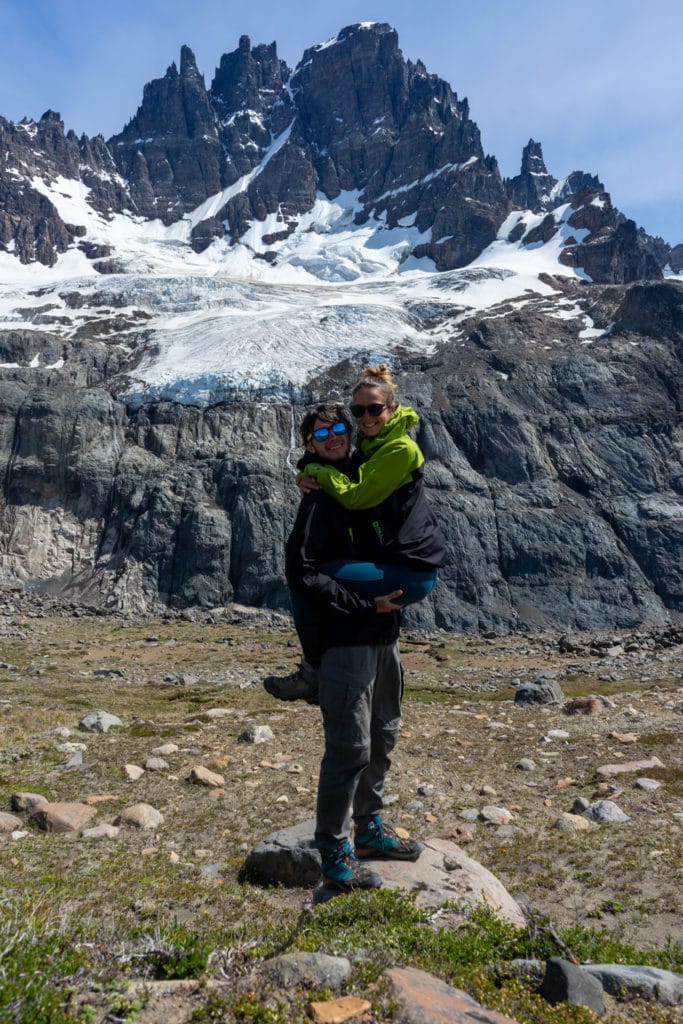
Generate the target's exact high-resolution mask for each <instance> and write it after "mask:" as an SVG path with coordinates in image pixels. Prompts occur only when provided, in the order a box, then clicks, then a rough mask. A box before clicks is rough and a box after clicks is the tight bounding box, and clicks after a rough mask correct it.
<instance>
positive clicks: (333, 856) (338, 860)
mask: <svg viewBox="0 0 683 1024" xmlns="http://www.w3.org/2000/svg"><path fill="white" fill-rule="evenodd" d="M322 872H323V882H324V883H325V885H327V886H329V887H330V888H332V889H341V891H342V892H351V890H352V889H379V888H380V886H381V885H382V879H381V878H380V876H379V875H378V874H377V872H376V871H370V869H369V868H366V867H365V866H364V865H363V864H361V863H360V861H359V860H358V858H357V857H356V855H355V853H354V852H353V849H352V848H351V843H350V842H349V841H348V839H347V840H346V842H345V843H342V845H341V846H340V847H339V848H338V849H336V850H335V851H334V852H333V853H330V854H328V855H327V856H326V857H323V859H322Z"/></svg>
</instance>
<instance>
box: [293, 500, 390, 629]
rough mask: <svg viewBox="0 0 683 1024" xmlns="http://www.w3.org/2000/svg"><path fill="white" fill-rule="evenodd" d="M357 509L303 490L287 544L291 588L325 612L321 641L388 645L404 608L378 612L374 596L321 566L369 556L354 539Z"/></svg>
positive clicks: (364, 559)
mask: <svg viewBox="0 0 683 1024" xmlns="http://www.w3.org/2000/svg"><path fill="white" fill-rule="evenodd" d="M357 519H358V513H351V512H347V511H346V510H345V509H344V508H342V506H341V505H340V504H339V503H338V502H337V501H335V500H334V499H333V498H330V497H328V496H327V495H326V494H325V493H324V492H323V491H313V492H311V493H309V494H306V495H304V497H303V498H302V499H301V503H300V505H299V510H298V513H297V517H296V520H295V522H294V526H293V528H292V532H291V533H290V535H289V538H288V540H287V545H286V548H285V575H286V577H287V583H288V585H289V588H290V590H292V591H294V592H295V593H297V594H299V595H302V596H303V597H305V598H306V599H307V600H309V601H313V602H314V603H315V605H316V607H317V608H318V610H319V612H320V615H321V634H322V636H321V638H320V639H321V646H322V648H323V649H325V648H326V647H350V646H353V647H355V646H365V645H372V646H374V645H380V646H385V645H388V644H391V643H393V642H394V641H395V640H396V639H397V638H398V634H399V629H400V625H401V615H400V612H385V613H382V614H378V613H377V611H376V609H375V602H374V600H373V599H372V598H370V597H361V596H360V595H358V594H354V593H353V592H352V591H350V590H347V589H346V588H345V587H344V586H343V585H342V584H340V583H338V582H337V580H335V579H333V578H332V577H331V576H327V575H325V573H323V572H321V571H320V566H321V564H323V563H325V562H334V561H337V560H338V559H357V560H358V559H359V560H362V561H367V560H368V559H369V555H368V554H367V553H365V552H363V551H362V549H361V548H360V547H359V545H358V543H357V541H356V533H355V524H356V522H357Z"/></svg>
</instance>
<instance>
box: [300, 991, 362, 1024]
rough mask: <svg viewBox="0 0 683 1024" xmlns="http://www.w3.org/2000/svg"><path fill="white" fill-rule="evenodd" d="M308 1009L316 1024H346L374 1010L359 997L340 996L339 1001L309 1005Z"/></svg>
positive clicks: (331, 1000) (332, 1000) (333, 1000)
mask: <svg viewBox="0 0 683 1024" xmlns="http://www.w3.org/2000/svg"><path fill="white" fill-rule="evenodd" d="M308 1007H309V1011H310V1014H311V1016H312V1018H313V1020H314V1021H315V1024H344V1022H345V1021H347V1020H351V1018H352V1017H354V1018H357V1017H360V1016H361V1014H364V1013H367V1012H368V1010H370V1009H372V1003H370V1002H368V1000H367V999H359V998H358V997H357V996H340V998H339V999H330V1000H326V1001H325V1002H321V1003H318V1002H316V1003H309V1004H308Z"/></svg>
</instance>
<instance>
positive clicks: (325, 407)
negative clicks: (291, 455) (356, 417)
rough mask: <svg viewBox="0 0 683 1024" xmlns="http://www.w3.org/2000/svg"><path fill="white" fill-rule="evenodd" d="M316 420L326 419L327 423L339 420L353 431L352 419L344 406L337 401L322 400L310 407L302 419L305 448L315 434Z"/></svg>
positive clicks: (301, 427)
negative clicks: (314, 425)
mask: <svg viewBox="0 0 683 1024" xmlns="http://www.w3.org/2000/svg"><path fill="white" fill-rule="evenodd" d="M316 420H324V421H325V422H326V423H336V422H337V421H339V422H340V423H343V424H344V425H345V427H346V429H347V430H348V432H349V433H351V429H352V427H351V420H350V419H349V417H348V414H347V412H346V410H345V409H344V406H343V405H340V404H339V403H337V402H321V404H320V405H313V406H311V407H310V409H307V410H306V413H305V415H304V418H303V419H302V421H301V426H300V427H299V431H300V433H301V440H302V443H303V446H304V448H305V447H306V445H307V444H308V442H309V441H310V440H311V437H312V436H313V424H314V423H315V421H316Z"/></svg>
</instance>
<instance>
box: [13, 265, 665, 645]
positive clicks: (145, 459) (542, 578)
mask: <svg viewBox="0 0 683 1024" xmlns="http://www.w3.org/2000/svg"><path fill="white" fill-rule="evenodd" d="M681 292H682V289H681V288H680V286H678V285H676V284H673V283H662V284H654V285H650V286H641V285H635V286H632V287H631V288H628V289H624V288H610V289H600V288H596V287H595V286H593V290H592V292H591V295H592V296H593V306H594V311H595V315H596V316H598V315H599V316H600V317H601V318H602V319H603V322H614V325H615V326H614V327H613V330H612V332H611V334H610V335H608V336H606V337H603V338H602V339H600V343H599V344H598V343H594V344H592V345H588V346H584V345H580V344H576V342H572V341H571V339H570V337H569V335H566V336H565V340H564V342H563V344H561V345H560V344H556V345H553V346H550V345H547V346H543V345H542V344H540V343H539V341H540V339H542V338H543V336H544V335H543V331H544V330H545V331H547V334H546V337H551V338H553V337H555V338H556V337H557V332H558V322H557V321H556V320H551V321H549V322H548V324H547V326H545V327H544V321H543V318H542V316H541V315H540V313H538V312H534V310H533V307H532V306H531V305H530V306H529V307H528V308H527V309H525V310H523V311H518V312H516V313H515V314H514V315H509V316H506V317H497V318H490V317H487V316H482V317H473V318H472V319H471V321H469V322H466V323H465V325H464V327H465V331H466V333H465V336H464V338H465V340H464V342H463V344H462V345H458V346H454V347H450V346H448V345H444V346H443V347H442V348H441V350H440V351H439V352H438V354H436V355H435V356H433V357H429V358H427V357H420V359H416V360H411V359H410V358H409V357H407V356H406V357H405V359H404V361H403V366H402V370H403V375H402V377H401V396H402V398H403V399H404V400H407V401H408V402H411V403H413V404H414V405H415V406H416V407H417V408H418V409H419V411H420V414H421V417H422V420H421V424H420V429H419V432H418V436H417V439H418V441H419V443H420V445H421V447H422V449H423V451H424V453H425V456H426V458H427V464H426V480H427V485H428V488H429V493H430V499H431V502H432V504H433V506H434V508H435V510H436V514H437V516H438V518H439V520H440V522H441V523H442V526H443V529H444V533H445V535H446V539H447V544H448V551H449V555H448V563H447V565H446V566H445V568H444V570H443V572H442V573H441V579H440V582H439V584H438V587H437V588H436V590H435V593H434V595H433V598H431V599H430V600H429V601H428V602H425V603H423V604H421V605H419V606H417V607H416V608H415V609H414V610H412V611H411V612H410V613H409V614H408V619H409V621H410V623H411V624H413V625H421V626H425V627H433V626H435V625H436V626H443V627H446V628H462V629H480V628H483V629H491V628H494V629H497V630H500V629H502V630H506V629H515V628H525V629H536V628H543V627H552V626H565V627H568V626H571V627H576V628H609V627H628V626H632V625H635V624H637V623H640V622H663V621H666V618H667V615H668V614H669V612H674V611H683V573H682V572H681V564H682V563H681V558H680V553H681V550H682V549H683V532H682V530H681V518H680V507H681V494H683V462H682V461H681V449H680V438H679V432H680V409H681V405H682V394H681V372H680V371H681V366H680V363H681V352H682V349H681V343H680V339H681V301H682V299H681ZM650 322H653V323H655V324H657V323H660V326H661V337H659V338H658V337H656V336H654V335H651V336H650V337H645V336H644V335H643V334H640V333H636V331H637V330H638V328H639V326H640V324H641V323H650ZM35 337H38V335H31V334H28V333H27V334H25V335H24V334H21V333H19V332H13V333H10V334H8V335H6V336H5V337H4V341H3V344H4V346H5V348H4V352H5V353H6V358H8V361H9V357H11V356H14V357H15V359H14V360H13V361H17V362H21V363H22V366H19V367H18V368H16V369H11V370H6V371H3V374H4V376H5V378H6V379H5V380H3V381H2V383H1V385H0V408H1V409H2V419H1V421H0V471H1V472H2V480H3V489H2V499H1V505H0V531H1V534H2V537H3V548H2V555H1V560H0V571H2V574H3V577H4V579H6V580H8V581H10V580H11V581H17V580H19V581H20V580H30V581H32V582H31V585H32V586H37V587H38V588H40V589H43V590H45V591H49V592H51V593H55V594H62V595H72V596H75V597H78V599H80V600H88V601H90V602H92V603H98V604H103V603H104V604H105V605H106V606H107V607H112V608H116V607H122V608H132V609H136V608H137V609H141V610H142V609H145V608H150V609H151V608H159V607H164V606H171V607H175V608H183V607H187V606H192V605H194V606H199V607H214V606H223V605H225V604H226V603H228V602H230V601H233V600H234V601H237V602H239V603H241V604H249V605H262V606H263V605H265V606H267V607H271V608H280V609H285V608H286V607H287V597H286V591H285V585H284V580H283V576H282V566H283V546H284V541H285V538H286V536H287V533H288V530H289V527H290V525H291V522H292V519H293V516H294V512H295V508H296V501H297V492H296V490H295V488H294V487H293V484H292V480H291V472H290V470H289V468H288V464H287V463H288V456H289V452H288V445H289V438H290V432H291V423H292V416H294V418H295V419H296V418H297V417H298V415H299V413H300V409H299V408H297V407H296V405H294V406H292V405H291V404H288V403H286V402H280V403H276V402H273V401H272V400H271V401H270V402H268V403H263V404H260V405H259V412H258V422H257V423H256V421H255V418H254V407H253V405H252V403H251V402H250V401H248V400H244V399H239V400H238V399H236V400H235V401H233V402H232V403H231V404H228V403H225V404H218V405H214V406H212V407H209V408H206V409H197V408H192V407H189V406H186V405H179V404H175V403H173V402H168V401H157V402H150V403H149V404H147V405H142V406H140V405H136V406H132V405H131V406H128V407H127V406H126V404H125V402H124V401H123V400H122V399H120V398H116V397H115V394H114V395H112V393H111V391H112V390H113V391H114V393H115V392H116V387H117V384H116V377H115V376H114V375H115V374H116V372H117V363H116V361H115V360H114V361H110V360H109V358H108V352H110V351H111V350H109V349H108V348H107V346H106V344H105V343H97V344H94V345H92V346H88V345H86V344H84V343H82V344H81V345H80V347H79V346H77V345H73V347H72V348H71V349H70V353H69V356H70V357H69V360H68V363H67V364H66V365H67V366H70V367H71V370H70V373H71V378H70V380H71V383H68V384H65V383H64V382H63V379H62V378H61V376H60V373H61V371H59V372H58V371H56V370H51V369H49V368H48V367H49V365H50V364H49V363H48V362H47V360H48V359H49V360H53V358H54V356H55V355H56V354H57V351H58V349H57V346H56V343H54V342H52V343H50V341H49V337H50V336H49V333H47V332H41V334H40V338H41V343H42V345H43V346H44V348H43V351H44V352H45V353H46V355H45V358H44V360H43V362H44V363H45V364H46V368H45V369H39V370H35V369H33V370H29V369H25V368H23V357H28V356H29V355H30V354H31V353H32V352H33V351H34V349H33V344H34V340H33V339H34V338H35ZM51 345H52V347H50V346H51ZM22 353H23V357H22ZM347 379H348V366H346V365H345V366H341V367H340V369H339V376H338V377H337V375H336V372H335V371H331V372H330V373H329V374H328V375H327V376H324V377H321V378H320V379H319V380H318V381H317V383H316V390H318V389H319V393H323V394H330V393H332V392H333V391H334V389H335V388H339V385H340V381H341V382H344V383H345V382H346V381H347ZM38 381H42V383H38Z"/></svg>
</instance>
